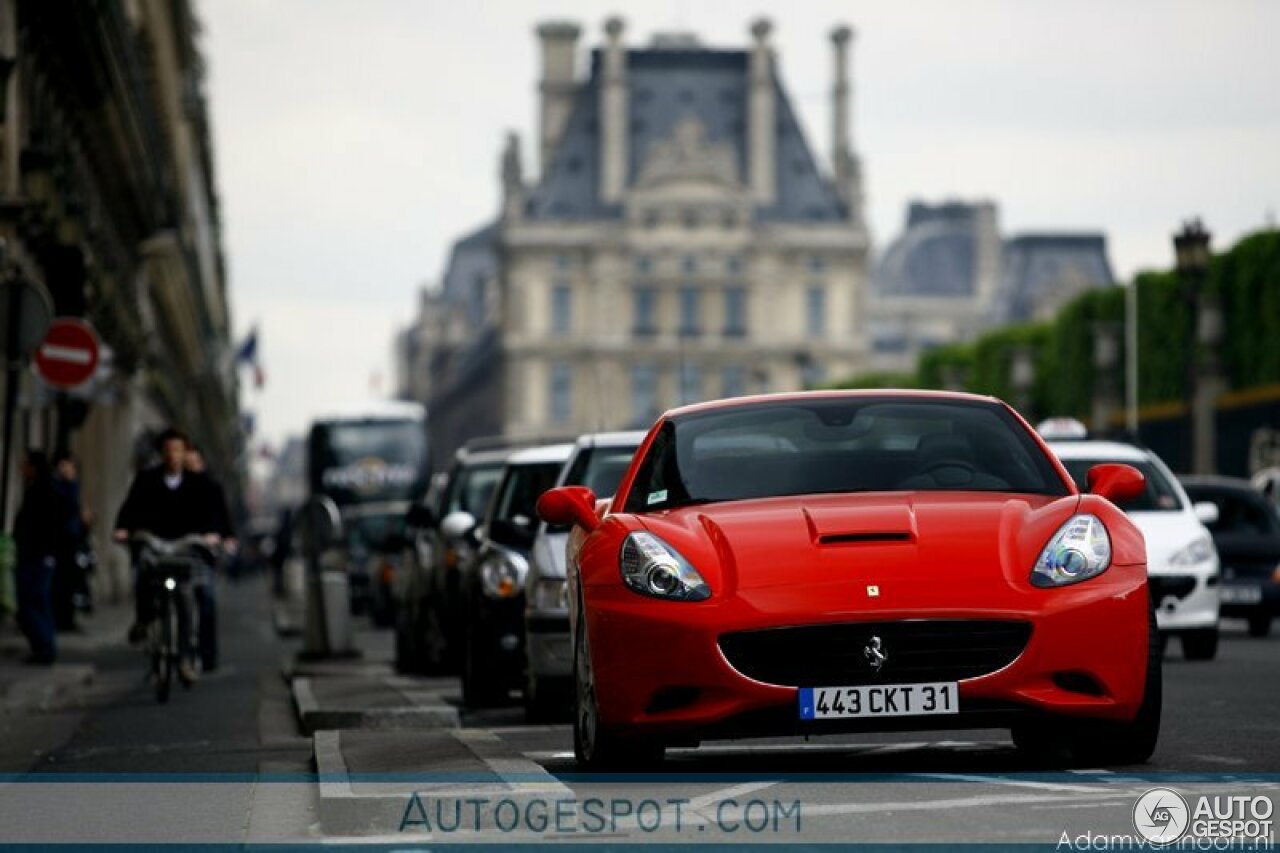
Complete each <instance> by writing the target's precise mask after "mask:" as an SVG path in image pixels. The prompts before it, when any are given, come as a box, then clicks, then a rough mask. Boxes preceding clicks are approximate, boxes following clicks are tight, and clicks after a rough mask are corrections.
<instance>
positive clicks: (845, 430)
mask: <svg viewBox="0 0 1280 853" xmlns="http://www.w3.org/2000/svg"><path fill="white" fill-rule="evenodd" d="M915 490H919V491H991V492H997V491H998V492H1023V493H1033V494H1043V495H1065V494H1068V489H1067V486H1066V484H1065V483H1064V482H1063V481H1062V480H1061V478H1060V477H1059V475H1058V473H1057V471H1056V469H1055V468H1054V467H1053V464H1052V462H1051V461H1050V459H1049V458H1048V457H1047V456H1046V455H1045V453H1044V452H1043V451H1042V450H1041V449H1040V446H1039V445H1038V444H1036V442H1035V440H1034V439H1033V438H1032V437H1031V435H1030V434H1028V432H1027V430H1026V428H1025V427H1023V426H1022V425H1021V424H1019V423H1018V422H1017V420H1016V419H1015V418H1014V417H1013V416H1012V415H1011V414H1010V413H1009V412H1008V410H1006V409H1005V408H1004V407H1003V406H1000V405H997V404H994V403H983V402H979V401H967V400H941V399H939V400H903V399H897V398H877V397H862V398H858V399H849V398H826V399H821V398H819V399H812V400H794V401H779V402H776V403H768V404H752V405H744V406H733V407H726V408H723V409H711V410H707V411H703V412H694V413H691V414H687V415H682V416H679V417H677V418H674V419H672V420H670V421H668V422H667V423H666V424H664V426H663V428H662V430H661V431H660V432H659V434H658V436H657V437H656V438H655V439H654V443H653V445H652V446H651V447H650V449H649V452H648V453H647V454H646V456H645V459H644V462H643V463H642V464H641V467H640V469H639V470H638V471H637V476H636V481H635V483H634V484H633V486H632V489H631V492H630V493H629V494H628V495H627V500H626V509H627V511H628V512H644V511H647V510H662V509H670V508H672V507H675V506H680V505H682V504H687V503H702V502H710V501H730V500H744V499H748V498H762V497H776V496H782V495H803V494H822V493H842V492H871V491H915Z"/></svg>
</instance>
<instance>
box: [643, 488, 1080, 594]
mask: <svg viewBox="0 0 1280 853" xmlns="http://www.w3.org/2000/svg"><path fill="white" fill-rule="evenodd" d="M1079 500H1080V499H1079V497H1077V496H1074V495H1073V496H1069V497H1048V496H1041V495H1027V494H1010V493H994V492H894V493H884V492H881V493H865V494H841V495H806V496H798V497H787V498H769V499H764V500H749V501H733V502H728V503H720V504H707V505H703V506H691V507H685V508H683V509H676V510H672V511H669V512H666V513H654V514H649V515H645V516H643V523H644V524H645V526H646V527H648V528H649V529H650V530H652V531H653V532H654V533H656V534H657V535H659V536H661V537H662V538H663V539H665V540H666V541H667V542H668V543H670V544H671V545H672V546H674V547H675V548H676V549H677V550H678V551H680V552H681V553H682V554H683V555H684V556H685V557H686V558H687V559H688V560H689V561H690V562H691V563H692V564H693V565H694V567H695V568H697V570H698V571H699V572H700V573H702V574H703V576H704V578H705V579H706V580H707V582H708V583H709V584H710V585H711V587H712V589H713V590H717V591H738V592H748V591H750V590H769V589H773V588H777V587H787V586H790V587H803V588H806V589H808V590H810V593H812V591H813V590H814V589H815V588H818V589H820V588H821V587H822V586H824V585H826V584H832V583H835V584H840V585H848V584H849V582H850V581H857V582H859V583H862V582H865V583H866V584H878V583H892V584H895V585H898V586H899V587H900V586H901V585H903V584H907V585H910V586H913V587H919V586H920V585H922V584H928V585H935V584H936V585H949V583H950V582H954V581H959V582H962V583H964V584H966V585H973V584H975V583H977V584H978V585H982V584H983V582H984V581H989V582H997V583H1000V584H1001V585H1007V584H1008V583H1015V584H1017V585H1024V584H1025V583H1026V581H1027V578H1028V576H1029V575H1030V572H1031V568H1032V566H1033V564H1034V563H1035V560H1036V558H1037V557H1038V556H1039V555H1040V552H1041V550H1042V549H1043V548H1044V546H1045V544H1046V543H1047V542H1048V540H1049V539H1050V537H1052V536H1053V534H1054V533H1055V532H1056V531H1057V530H1058V528H1059V527H1060V526H1061V525H1062V524H1063V523H1064V522H1065V521H1066V520H1067V519H1068V518H1070V517H1071V515H1072V514H1073V513H1074V512H1075V510H1076V507H1077V505H1078V504H1079Z"/></svg>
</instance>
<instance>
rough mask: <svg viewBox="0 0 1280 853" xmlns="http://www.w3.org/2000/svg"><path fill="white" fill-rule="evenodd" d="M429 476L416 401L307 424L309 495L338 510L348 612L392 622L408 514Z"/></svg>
mask: <svg viewBox="0 0 1280 853" xmlns="http://www.w3.org/2000/svg"><path fill="white" fill-rule="evenodd" d="M430 475H431V458H430V453H429V447H428V441H427V413H426V409H425V408H424V407H422V406H421V405H418V404H417V403H405V402H390V401H388V402H381V403H377V404H372V405H368V406H365V407H362V408H360V409H358V410H354V411H351V412H346V413H341V414H334V415H329V416H326V417H322V418H317V419H316V420H315V421H313V422H312V424H311V430H310V432H309V433H308V436H307V483H308V490H309V492H310V494H311V495H312V496H313V497H315V496H321V495H323V496H325V497H327V498H329V499H330V500H332V501H333V503H334V504H335V505H336V506H337V508H338V513H339V516H340V517H341V520H342V532H343V539H342V549H343V551H344V561H345V563H346V568H347V572H348V576H349V580H350V588H351V607H352V610H353V612H356V613H360V612H363V611H365V610H368V611H369V613H370V615H371V616H372V617H373V619H374V621H375V622H376V623H377V624H379V625H389V624H391V621H392V620H393V618H394V613H393V612H392V611H393V597H392V595H391V591H392V586H393V584H394V583H395V575H396V572H397V570H398V568H399V566H398V563H399V561H400V560H401V559H402V556H403V555H402V550H403V543H404V521H405V515H406V514H407V512H408V510H409V506H410V505H411V503H412V502H413V501H414V500H415V499H417V498H419V497H421V496H422V494H423V493H425V492H426V489H427V485H428V481H429V478H430Z"/></svg>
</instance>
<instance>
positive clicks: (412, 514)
mask: <svg viewBox="0 0 1280 853" xmlns="http://www.w3.org/2000/svg"><path fill="white" fill-rule="evenodd" d="M404 523H405V525H406V526H407V527H409V528H410V529H412V530H430V529H431V528H433V527H435V526H436V514H435V513H434V512H432V511H431V507H429V506H427V505H426V504H414V505H413V506H411V507H409V511H408V512H407V513H406V514H405V517H404Z"/></svg>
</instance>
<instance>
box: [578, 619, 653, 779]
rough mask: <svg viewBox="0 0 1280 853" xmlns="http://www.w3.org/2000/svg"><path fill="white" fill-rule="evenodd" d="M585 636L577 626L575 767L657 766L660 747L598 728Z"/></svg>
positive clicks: (621, 768) (629, 768) (591, 770)
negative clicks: (576, 764)
mask: <svg viewBox="0 0 1280 853" xmlns="http://www.w3.org/2000/svg"><path fill="white" fill-rule="evenodd" d="M586 633H587V632H586V629H585V628H584V627H583V626H581V625H579V626H578V630H577V631H575V632H574V639H573V756H574V758H575V759H576V760H577V762H578V767H579V768H580V769H582V770H586V771H590V772H604V771H617V770H643V769H652V768H656V767H658V766H660V765H661V764H662V759H663V754H664V752H665V747H664V746H663V744H661V743H659V742H657V741H650V740H639V739H636V738H627V737H622V736H619V735H617V734H616V733H614V732H612V731H610V730H609V729H608V728H606V727H604V726H602V725H601V724H600V717H599V709H598V708H597V706H596V704H595V687H594V685H593V683H592V675H591V650H590V647H589V646H588V645H587V638H586Z"/></svg>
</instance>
